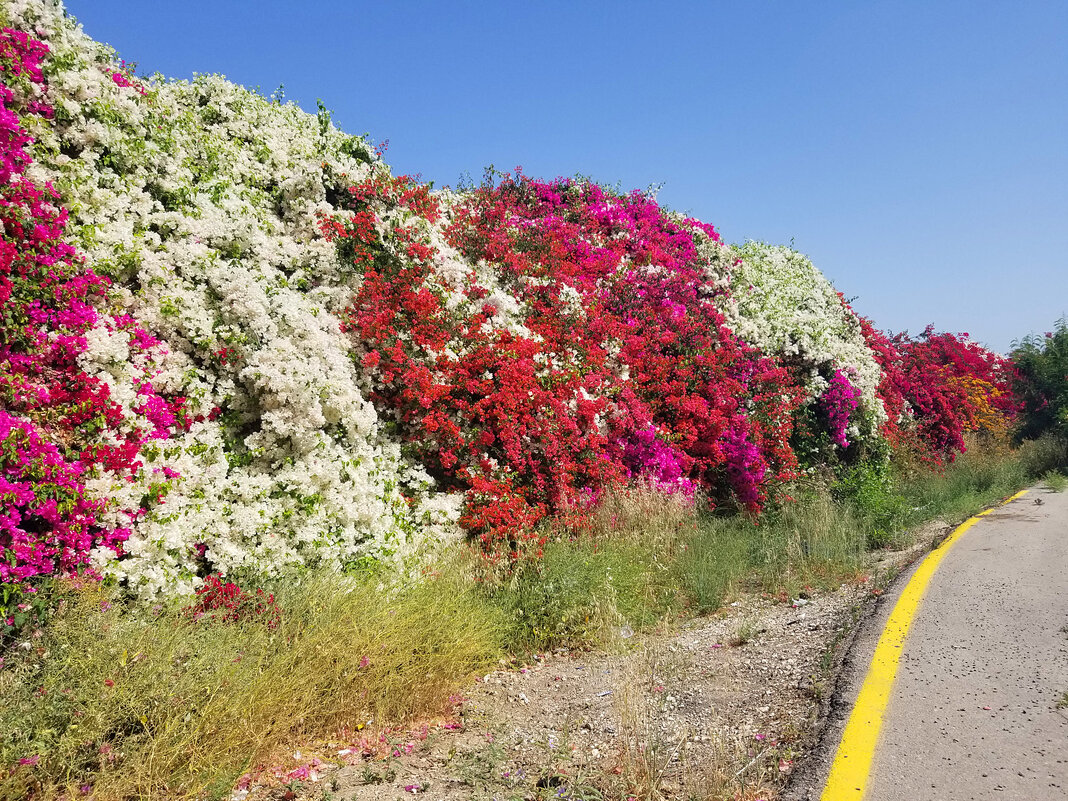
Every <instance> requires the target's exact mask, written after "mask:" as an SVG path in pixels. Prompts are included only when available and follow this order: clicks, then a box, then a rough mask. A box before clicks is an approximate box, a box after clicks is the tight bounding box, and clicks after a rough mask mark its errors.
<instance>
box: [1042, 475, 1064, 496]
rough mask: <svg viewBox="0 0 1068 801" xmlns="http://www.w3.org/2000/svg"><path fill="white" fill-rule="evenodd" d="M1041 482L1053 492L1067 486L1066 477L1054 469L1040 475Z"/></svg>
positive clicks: (1062, 490)
mask: <svg viewBox="0 0 1068 801" xmlns="http://www.w3.org/2000/svg"><path fill="white" fill-rule="evenodd" d="M1042 482H1043V483H1044V484H1045V485H1046V486H1047V487H1049V488H1050V489H1051V490H1053V491H1054V492H1064V488H1065V487H1068V478H1066V477H1065V475H1064V473H1060V472H1058V471H1056V470H1050V471H1049V472H1047V473H1046V474H1045V475H1044V476H1042Z"/></svg>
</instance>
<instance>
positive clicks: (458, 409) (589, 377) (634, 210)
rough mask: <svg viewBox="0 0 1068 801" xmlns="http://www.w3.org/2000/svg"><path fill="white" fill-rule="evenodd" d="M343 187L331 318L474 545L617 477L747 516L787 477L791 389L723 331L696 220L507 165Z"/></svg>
mask: <svg viewBox="0 0 1068 801" xmlns="http://www.w3.org/2000/svg"><path fill="white" fill-rule="evenodd" d="M339 178H340V177H339ZM340 194H341V195H342V196H343V197H345V198H347V199H348V201H349V206H350V209H351V211H352V214H351V216H348V217H346V218H343V219H341V220H338V219H327V220H324V225H323V230H324V232H325V233H326V235H327V236H328V238H330V239H333V240H334V241H336V242H338V243H339V247H340V249H341V251H342V253H343V254H344V257H345V258H347V259H349V260H350V261H351V262H352V263H353V264H354V266H356V267H357V268H358V269H360V270H361V271H362V274H363V282H362V284H361V286H360V290H359V292H358V294H357V296H356V299H355V302H354V304H353V306H352V309H351V310H350V313H349V317H348V322H347V324H346V325H347V328H348V330H350V331H351V332H352V333H353V334H354V335H355V342H354V344H355V346H356V347H357V348H360V349H361V353H362V355H361V357H360V358H361V364H362V365H363V367H364V368H365V370H366V371H367V374H368V375H369V376H370V377H371V380H372V387H373V391H372V394H371V398H372V400H373V401H374V402H375V403H376V404H379V405H380V406H382V407H383V408H384V409H385V410H388V411H389V412H392V413H393V415H394V416H395V419H396V421H397V423H398V426H399V429H398V430H399V433H400V434H401V435H402V436H403V438H404V439H405V440H406V441H408V442H409V443H411V445H412V447H413V452H414V453H417V454H418V455H419V456H420V458H421V459H422V460H423V462H424V464H426V466H427V468H428V470H429V471H430V472H431V474H433V475H435V476H436V477H437V478H438V479H439V482H441V483H442V484H444V485H446V486H450V487H453V488H456V489H458V490H460V491H462V492H464V493H465V515H464V518H463V519H462V522H463V523H464V524H465V527H466V528H467V529H468V531H470V532H472V533H474V534H477V535H478V536H479V537H480V538H481V540H482V542H483V543H484V544H485V545H487V546H488V547H491V548H493V547H496V544H497V543H498V542H499V541H501V540H506V541H507V542H508V544H509V547H510V548H511V549H513V550H514V548H515V547H516V545H517V540H516V539H515V537H516V536H523V535H526V536H529V537H535V538H537V534H536V533H535V532H534V531H533V530H532V526H533V524H534V523H536V522H537V520H539V519H540V518H541V517H543V516H544V515H545V514H547V513H549V512H556V513H568V512H571V511H574V510H579V509H581V508H582V507H584V506H586V505H588V504H589V503H591V502H592V501H594V500H596V498H597V496H598V495H599V493H600V492H601V490H602V489H604V488H605V487H606V486H610V485H612V484H615V483H619V482H621V481H624V480H626V479H628V478H636V477H646V478H648V479H650V480H653V481H655V482H657V483H658V484H660V485H661V486H663V487H664V488H665V489H671V488H675V487H677V488H680V489H683V490H685V491H691V492H692V489H693V487H694V486H695V485H700V486H702V487H703V488H704V489H705V491H706V492H707V494H708V496H709V497H710V498H711V499H713V502H715V501H722V500H726V499H727V498H728V497H730V496H731V495H733V496H734V497H736V498H737V499H738V501H740V502H741V503H742V504H743V505H745V506H748V507H750V508H752V509H754V510H757V509H759V508H760V506H761V504H762V503H763V502H764V500H765V499H766V496H767V493H768V487H769V486H774V484H775V483H777V482H782V481H784V480H787V479H789V478H791V477H793V475H794V473H795V469H796V460H795V459H794V458H793V454H792V451H791V450H790V448H789V445H788V442H787V440H788V437H789V433H790V428H791V412H792V411H793V409H794V407H795V406H796V405H797V402H798V400H799V396H800V393H799V390H798V389H797V388H796V387H795V386H794V385H793V384H792V383H791V377H790V375H789V373H788V372H787V371H785V370H783V369H782V368H781V367H780V366H779V365H778V364H777V363H776V362H775V361H774V360H772V359H768V358H766V357H764V356H763V355H762V354H761V353H760V352H759V351H757V350H756V349H754V348H752V347H750V346H747V345H744V344H743V343H742V342H740V341H739V340H738V339H737V338H736V337H735V336H734V334H733V333H732V332H731V330H730V329H729V328H728V327H727V325H726V324H725V320H724V317H723V315H722V313H721V312H720V311H719V307H718V306H719V304H718V303H717V301H718V300H719V299H720V298H721V296H723V295H725V294H726V292H727V290H726V283H725V280H724V273H725V272H726V270H727V269H729V259H728V258H726V257H725V252H726V248H724V247H723V246H722V245H721V244H720V243H719V236H718V234H717V233H716V232H715V231H714V230H713V229H712V227H711V226H708V225H705V224H703V223H699V222H698V221H696V220H691V219H683V218H679V219H675V218H673V217H672V216H671V215H668V214H666V213H665V212H664V211H663V210H661V209H660V207H659V206H657V204H656V203H655V202H654V201H653V200H651V199H650V198H648V197H645V196H643V195H641V194H638V193H633V194H630V195H626V196H619V195H614V194H612V193H608V192H606V191H604V190H603V189H602V188H600V187H598V186H596V185H593V184H589V183H585V182H577V181H570V180H558V181H554V182H541V181H536V180H533V179H531V178H528V177H526V176H523V175H521V174H518V173H517V174H516V175H509V176H505V177H504V178H503V180H501V181H500V183H499V184H497V185H495V186H485V187H483V188H481V189H479V190H476V191H474V192H471V193H469V194H468V195H466V196H464V197H462V198H447V199H445V201H444V202H443V200H442V199H439V198H435V197H432V196H431V195H430V194H429V193H428V192H427V190H426V188H425V187H419V186H418V185H416V184H414V183H412V182H411V181H408V180H406V179H388V178H384V177H381V176H375V177H372V178H370V179H367V180H364V181H362V182H358V183H354V184H352V185H349V186H348V187H347V188H345V190H344V191H342V192H341V193H340ZM446 217H447V218H448V219H447V220H446V219H445V218H446Z"/></svg>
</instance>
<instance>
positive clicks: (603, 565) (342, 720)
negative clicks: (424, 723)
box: [0, 440, 1066, 801]
mask: <svg viewBox="0 0 1068 801" xmlns="http://www.w3.org/2000/svg"><path fill="white" fill-rule="evenodd" d="M1065 464H1066V460H1065V448H1064V445H1063V443H1058V442H1056V441H1053V440H1041V441H1037V442H1033V443H1025V445H1024V446H1023V447H1021V448H1020V449H1018V450H1016V451H1009V450H1007V449H1005V448H1003V447H1001V446H991V445H989V444H987V446H986V447H974V448H972V449H971V450H969V452H968V453H967V454H965V455H963V456H962V457H961V458H959V459H958V460H957V461H956V462H955V463H954V464H953V465H951V466H949V467H948V468H947V469H946V470H945V471H944V472H942V473H941V474H932V473H930V472H920V471H919V470H918V469H916V468H915V467H908V466H901V465H898V466H896V467H894V468H892V469H886V470H879V471H872V470H870V469H868V470H864V469H859V468H858V469H856V470H854V471H852V472H850V473H848V474H847V475H845V476H844V477H843V478H841V479H840V480H839V481H837V482H836V483H833V484H830V485H823V486H820V485H818V484H816V483H812V484H809V485H805V486H798V487H796V488H795V491H794V493H793V494H794V495H795V496H796V497H797V501H796V502H794V503H789V504H785V505H782V506H780V507H778V508H772V509H769V510H768V511H767V513H765V514H764V515H762V516H761V517H760V518H759V519H753V518H750V517H747V516H745V515H737V514H735V515H725V514H719V513H716V512H709V511H707V510H702V509H701V506H700V504H698V505H697V506H696V507H695V506H691V505H688V504H686V503H685V502H684V501H683V500H681V499H679V498H665V497H664V496H662V495H660V494H657V493H656V492H653V491H651V490H649V489H648V488H646V489H642V488H637V489H632V490H629V491H626V492H619V493H616V494H615V495H612V496H610V497H608V498H607V499H606V500H605V501H604V503H602V505H601V506H600V507H599V508H598V509H597V511H596V512H595V513H594V515H593V518H592V520H591V521H590V522H589V525H588V528H587V530H585V531H583V532H580V533H578V534H576V533H575V532H574V531H569V530H566V529H560V530H558V531H549V532H547V533H549V534H551V535H552V536H553V541H552V542H550V544H549V545H548V546H547V547H546V548H545V553H544V557H543V558H542V559H541V560H538V561H535V560H528V561H523V562H521V563H520V564H518V565H516V566H513V568H512V569H510V570H504V569H502V568H499V567H498V568H490V567H487V566H486V565H485V564H483V563H481V562H480V561H479V560H478V558H477V557H475V556H473V554H471V553H470V552H467V551H459V552H454V553H452V554H451V555H449V556H447V557H445V558H443V559H442V560H441V563H440V565H439V568H440V569H439V570H438V571H437V572H435V573H433V574H428V575H424V576H422V577H419V578H416V579H407V580H405V581H401V582H395V583H393V584H387V583H384V582H385V579H384V577H383V576H381V575H350V576H345V575H338V574H334V573H324V572H310V573H307V574H303V575H294V576H289V577H287V578H285V579H280V580H276V581H274V582H272V584H271V585H270V586H269V587H268V589H271V590H273V591H275V592H276V593H277V597H278V601H279V604H280V606H281V607H282V609H283V610H284V614H283V618H282V623H281V625H280V626H279V627H278V628H277V629H276V630H274V631H271V630H268V629H267V628H266V627H264V626H263V625H259V624H254V623H248V624H242V625H226V624H222V623H221V622H214V623H213V622H212V621H210V620H202V621H200V622H199V623H198V622H194V621H191V620H189V619H188V616H187V615H185V614H184V613H183V612H182V609H181V603H180V602H174V603H171V604H167V605H164V606H162V607H156V608H146V607H144V606H140V605H137V604H129V605H126V604H123V603H122V602H121V601H120V600H119V599H118V598H117V596H114V594H113V593H109V591H107V590H105V589H104V588H101V587H99V586H88V587H83V588H81V589H73V588H68V589H66V590H65V591H59V590H57V596H56V598H55V602H56V611H55V614H54V616H53V619H52V621H51V622H50V623H49V624H48V625H46V626H44V627H43V628H42V629H41V630H40V631H39V636H31V637H30V638H29V639H28V640H27V642H28V644H29V649H28V650H22V649H16V650H14V651H12V652H10V653H9V654H8V655H7V657H6V659H7V661H6V663H5V664H4V665H3V667H2V669H0V801H2V800H3V799H21V798H25V797H27V795H28V794H29V793H30V792H31V791H33V792H35V793H36V794H37V795H38V796H39V797H40V798H57V797H58V796H60V795H63V794H66V795H67V796H68V797H77V795H76V794H77V792H78V788H79V787H80V786H81V785H83V784H92V785H93V792H94V797H95V798H98V799H109V798H131V797H164V796H166V797H175V798H182V797H185V798H191V797H209V798H210V797H218V798H221V797H223V796H226V795H228V793H229V791H230V788H231V787H232V786H233V783H234V781H235V780H236V779H237V778H238V777H239V776H240V775H241V774H242V773H244V772H245V771H246V770H248V769H249V768H250V766H253V765H256V764H277V761H276V762H273V763H272V760H279V759H280V757H281V756H282V755H284V754H286V753H289V752H291V750H292V748H294V747H295V746H297V745H300V744H301V743H307V742H316V741H320V742H321V741H323V740H325V739H328V738H330V737H332V736H335V735H336V733H337V732H338V731H339V730H343V729H345V728H346V727H347V728H348V729H349V730H350V731H351V728H352V727H353V726H354V725H355V724H357V723H361V722H366V721H369V720H373V721H375V724H376V725H378V726H384V725H391V726H403V725H405V724H407V723H412V722H415V721H418V720H425V719H427V718H431V717H434V716H436V715H440V714H445V713H447V712H448V711H449V708H450V701H449V699H450V696H451V695H452V694H453V693H456V692H457V691H458V688H460V687H461V686H462V685H463V684H464V682H466V681H468V680H469V678H470V676H471V675H472V673H474V672H476V671H481V670H484V669H485V668H486V667H487V666H488V665H491V664H495V663H496V661H497V660H498V659H499V658H501V657H502V656H507V655H509V654H510V655H513V656H515V657H517V658H519V659H522V658H525V657H527V656H529V655H530V654H531V653H535V652H539V651H546V650H550V649H552V648H556V647H561V646H562V647H568V648H586V647H614V646H618V645H620V644H621V643H623V642H625V641H627V640H628V639H629V638H630V636H631V635H632V633H634V632H640V631H641V630H643V629H648V628H650V627H652V626H655V625H657V624H659V623H661V622H663V621H667V620H670V619H672V618H674V617H679V616H685V615H691V614H694V613H703V612H710V611H714V610H716V609H718V608H720V607H721V606H722V605H723V604H724V603H725V602H726V601H727V600H728V599H729V598H730V597H732V596H733V595H735V594H738V593H741V592H746V591H758V592H766V593H770V594H775V595H778V596H780V597H783V598H785V597H796V596H797V594H799V593H800V592H802V591H804V590H805V589H806V588H819V587H835V586H837V585H838V584H840V583H841V582H842V581H847V580H850V579H853V578H855V577H856V576H857V575H858V574H859V573H860V572H861V571H863V570H865V564H866V561H865V560H866V554H867V552H868V550H869V549H870V548H871V547H879V546H882V545H887V544H902V543H905V542H907V537H906V536H905V534H904V532H905V531H907V529H908V527H910V526H913V525H915V524H916V523H918V522H921V521H924V520H929V519H932V518H942V519H945V520H947V522H950V523H952V522H956V521H957V520H962V519H964V518H966V517H968V516H969V515H971V514H973V513H974V512H976V511H978V510H979V509H980V508H982V507H983V506H985V505H988V504H990V503H993V502H995V501H997V500H998V499H999V498H1002V497H1005V496H1007V495H1009V494H1011V493H1012V492H1015V491H1016V490H1017V489H1019V488H1020V487H1021V486H1023V485H1026V484H1027V483H1029V482H1030V481H1033V480H1035V479H1036V478H1037V477H1038V476H1040V475H1046V481H1047V482H1050V481H1051V477H1052V476H1054V475H1056V476H1058V477H1060V474H1059V473H1056V474H1054V473H1051V472H1050V471H1052V470H1054V469H1056V468H1058V467H1061V468H1063V467H1064V465H1065ZM1061 480H1062V481H1063V480H1064V479H1063V477H1061ZM1052 481H1054V482H1056V481H1057V479H1056V478H1053V479H1052ZM476 579H477V580H476ZM34 756H39V758H40V760H39V762H38V764H37V765H36V766H32V767H31V766H23V767H19V766H18V764H17V763H18V760H19V759H25V758H31V757H34ZM5 766H6V767H12V768H14V769H13V770H11V771H9V772H7V773H4V768H5Z"/></svg>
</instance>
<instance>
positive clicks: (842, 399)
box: [820, 370, 860, 450]
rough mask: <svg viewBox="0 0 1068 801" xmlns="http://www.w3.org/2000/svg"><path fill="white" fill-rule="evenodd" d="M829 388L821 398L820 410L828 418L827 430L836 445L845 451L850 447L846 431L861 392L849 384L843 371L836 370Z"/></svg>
mask: <svg viewBox="0 0 1068 801" xmlns="http://www.w3.org/2000/svg"><path fill="white" fill-rule="evenodd" d="M829 384H830V385H829V386H828V387H827V389H826V391H825V392H824V393H823V395H821V396H820V409H821V410H822V411H823V413H824V414H825V415H826V416H827V430H828V431H829V432H830V435H831V439H832V440H833V441H834V443H835V444H836V445H837V446H838V447H839V448H841V449H842V450H845V449H846V448H848V447H849V440H848V439H847V438H846V430H847V429H848V428H849V416H850V415H851V414H852V413H853V412H854V411H855V410H856V408H857V404H858V403H859V402H860V390H859V389H857V388H856V387H854V386H853V385H852V384H851V383H849V379H848V378H847V377H846V375H845V373H843V372H842V371H841V370H835V371H834V376H832V378H831V380H830V382H829Z"/></svg>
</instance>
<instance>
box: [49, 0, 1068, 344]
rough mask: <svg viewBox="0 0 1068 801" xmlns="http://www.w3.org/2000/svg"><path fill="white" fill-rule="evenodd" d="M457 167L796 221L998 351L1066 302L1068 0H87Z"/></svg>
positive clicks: (867, 308)
mask: <svg viewBox="0 0 1068 801" xmlns="http://www.w3.org/2000/svg"><path fill="white" fill-rule="evenodd" d="M67 8H68V10H69V11H70V12H71V13H72V14H73V15H74V16H76V17H77V18H78V19H79V20H80V21H81V22H82V23H83V25H84V26H85V29H86V31H87V32H88V33H89V34H90V35H91V36H93V37H94V38H96V39H99V40H101V41H105V42H108V43H109V44H111V45H113V46H114V47H115V48H116V49H117V50H118V51H119V55H120V56H122V57H123V58H125V59H126V60H127V61H135V62H137V63H138V71H139V72H141V73H151V72H155V71H159V72H162V73H164V74H165V75H168V76H171V77H177V78H183V77H189V76H191V75H192V73H194V72H202V73H210V72H218V73H222V74H224V75H226V76H227V77H228V78H230V79H231V80H233V81H236V82H238V83H241V84H245V85H246V86H253V87H255V86H258V87H260V88H261V89H262V90H263V91H264V93H270V92H271V91H273V90H274V89H275V88H276V87H278V86H279V85H280V84H283V85H284V86H285V93H286V96H287V97H288V98H289V99H290V100H293V101H294V102H297V103H299V104H300V105H301V106H303V107H304V108H305V109H308V110H311V111H314V110H315V101H316V99H317V98H321V99H322V100H323V102H324V103H325V104H326V105H327V106H328V107H329V108H330V109H331V110H332V111H333V113H334V121H335V122H336V123H337V124H338V125H339V126H340V127H341V128H343V129H344V130H346V131H348V132H350V133H364V132H368V133H370V134H371V137H372V138H373V139H374V140H375V141H381V140H385V139H388V140H389V143H390V144H389V150H388V151H387V153H386V159H387V161H389V163H390V164H391V165H393V167H394V169H395V170H396V171H397V172H403V173H409V174H416V173H419V174H421V175H422V176H423V178H425V179H427V180H432V181H434V182H435V183H436V184H437V185H442V184H450V185H456V183H457V182H458V181H459V179H460V177H461V176H462V175H464V174H468V175H470V176H472V177H473V178H474V179H476V180H477V179H478V178H479V177H480V176H481V174H482V169H483V167H485V166H486V165H488V164H494V165H496V166H497V167H498V168H503V169H511V168H512V167H514V166H516V165H522V166H523V168H524V170H525V172H526V173H527V174H529V175H535V176H538V177H543V178H552V177H555V176H557V175H574V174H576V173H581V174H583V175H589V176H591V177H592V178H594V179H596V180H598V181H600V182H603V183H607V184H610V185H616V184H618V185H620V186H621V187H622V188H623V189H631V188H645V187H647V186H649V185H650V184H662V186H663V188H662V190H661V192H660V196H659V197H660V200H661V202H663V203H665V204H667V205H668V206H671V207H672V208H675V209H678V210H680V211H685V212H688V213H690V214H692V215H693V216H696V217H699V218H701V219H703V220H705V221H707V222H711V223H712V224H714V225H715V226H716V227H717V228H718V229H719V231H720V233H721V234H722V235H723V237H724V239H726V240H728V241H733V242H739V241H743V240H745V239H762V240H766V241H770V242H776V243H780V242H781V243H789V242H791V241H792V242H793V244H794V246H795V247H797V248H798V249H799V250H801V251H802V252H804V253H806V254H807V255H808V256H810V257H811V258H812V259H813V261H814V262H815V263H816V265H817V266H818V267H820V268H821V269H822V270H823V271H824V272H825V273H826V274H827V275H828V276H829V277H830V278H831V279H832V280H833V281H834V282H835V284H836V286H837V287H838V288H839V290H841V291H842V292H844V293H845V295H846V296H847V297H855V298H856V301H855V304H854V305H855V306H856V308H857V309H858V310H859V311H860V312H861V313H863V314H866V315H868V316H870V317H872V318H873V319H874V320H875V322H876V323H877V324H878V325H879V326H880V327H882V328H884V329H889V330H893V331H899V330H903V329H908V330H909V331H912V332H914V333H916V332H919V331H921V330H922V329H923V328H924V326H926V325H927V323H934V324H935V326H936V327H937V328H939V329H941V330H950V331H955V332H961V331H967V332H970V333H971V334H972V336H973V337H975V338H976V339H978V340H979V341H981V342H984V343H985V344H987V345H988V346H990V347H993V348H995V349H997V350H1002V351H1004V350H1007V349H1008V348H1009V346H1010V343H1011V341H1012V340H1013V339H1015V338H1019V337H1020V336H1023V335H1026V334H1028V333H1031V332H1042V331H1044V330H1047V329H1048V328H1050V326H1051V324H1052V322H1053V321H1054V320H1055V319H1057V318H1059V317H1061V316H1062V315H1064V314H1065V313H1066V312H1068V3H1066V2H1063V0H1050V1H1049V2H1027V0H1020V1H1018V2H1012V3H1009V2H938V0H929V1H928V2H913V1H912V0H895V2H878V3H876V2H870V3H867V2H844V1H843V2H831V1H828V0H822V1H821V2H819V3H799V2H793V1H791V0H783V1H782V2H772V1H770V0H769V1H765V0H738V2H731V3H727V2H693V3H670V2H658V3H653V2H648V3H638V2H625V0H614V1H613V2H578V1H575V2H558V1H556V0H538V2H531V0H526V1H525V2H505V1H503V0H502V1H499V2H461V1H459V0H458V1H456V2H449V0H435V1H434V2H406V0H380V1H379V2H375V3H370V2H363V1H362V0H359V1H357V0H347V1H346V0H317V1H316V2H313V3H312V2H310V3H294V2H286V1H285V0H257V2H243V1H242V2H238V0H215V1H214V2H207V1H206V0H183V2H180V3H177V2H175V3H172V2H166V3H165V2H154V3H145V2H128V1H127V0H67Z"/></svg>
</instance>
